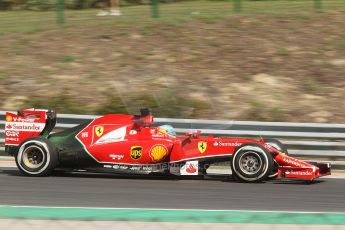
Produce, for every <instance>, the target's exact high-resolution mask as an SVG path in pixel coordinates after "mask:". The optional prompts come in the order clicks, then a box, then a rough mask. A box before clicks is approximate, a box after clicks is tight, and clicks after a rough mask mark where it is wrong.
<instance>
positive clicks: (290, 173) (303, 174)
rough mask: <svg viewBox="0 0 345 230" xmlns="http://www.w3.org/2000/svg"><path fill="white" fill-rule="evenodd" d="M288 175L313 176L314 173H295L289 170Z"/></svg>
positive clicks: (286, 172)
mask: <svg viewBox="0 0 345 230" xmlns="http://www.w3.org/2000/svg"><path fill="white" fill-rule="evenodd" d="M285 174H286V175H296V176H311V175H313V173H312V172H311V171H293V170H290V171H289V170H287V171H285Z"/></svg>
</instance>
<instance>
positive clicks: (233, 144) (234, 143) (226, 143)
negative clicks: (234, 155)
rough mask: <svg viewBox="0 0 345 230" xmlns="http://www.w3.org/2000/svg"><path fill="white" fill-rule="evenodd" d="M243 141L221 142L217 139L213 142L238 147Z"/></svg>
mask: <svg viewBox="0 0 345 230" xmlns="http://www.w3.org/2000/svg"><path fill="white" fill-rule="evenodd" d="M240 145H241V143H238V142H237V141H236V142H221V141H215V142H214V143H213V146H221V147H238V146H240Z"/></svg>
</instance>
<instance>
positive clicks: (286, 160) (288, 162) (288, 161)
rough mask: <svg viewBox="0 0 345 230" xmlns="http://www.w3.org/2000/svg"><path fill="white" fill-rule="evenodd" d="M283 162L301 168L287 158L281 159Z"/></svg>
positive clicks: (298, 164) (300, 165)
mask: <svg viewBox="0 0 345 230" xmlns="http://www.w3.org/2000/svg"><path fill="white" fill-rule="evenodd" d="M283 161H284V162H286V163H287V164H291V165H294V166H297V167H303V165H302V164H300V163H298V162H297V161H294V160H291V159H289V158H283Z"/></svg>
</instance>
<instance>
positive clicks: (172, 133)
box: [158, 125, 176, 137]
mask: <svg viewBox="0 0 345 230" xmlns="http://www.w3.org/2000/svg"><path fill="white" fill-rule="evenodd" d="M158 131H159V132H161V133H164V134H168V135H170V136H173V137H176V132H175V130H174V128H173V127H172V126H171V125H161V126H159V127H158Z"/></svg>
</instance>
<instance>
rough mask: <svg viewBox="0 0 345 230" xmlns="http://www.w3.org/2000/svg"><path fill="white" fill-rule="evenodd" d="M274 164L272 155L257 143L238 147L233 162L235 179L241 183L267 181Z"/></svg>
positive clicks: (232, 167) (232, 168)
mask: <svg viewBox="0 0 345 230" xmlns="http://www.w3.org/2000/svg"><path fill="white" fill-rule="evenodd" d="M273 165H274V162H273V158H272V155H271V154H270V153H269V152H267V150H266V149H265V148H264V147H262V146H261V145H259V144H257V143H247V144H243V145H241V146H239V147H238V149H237V150H236V152H235V153H234V155H233V158H232V161H231V170H232V174H233V178H234V179H235V180H239V181H241V182H247V183H258V182H262V181H264V180H266V179H267V178H268V175H269V174H270V173H271V171H272V168H273Z"/></svg>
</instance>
